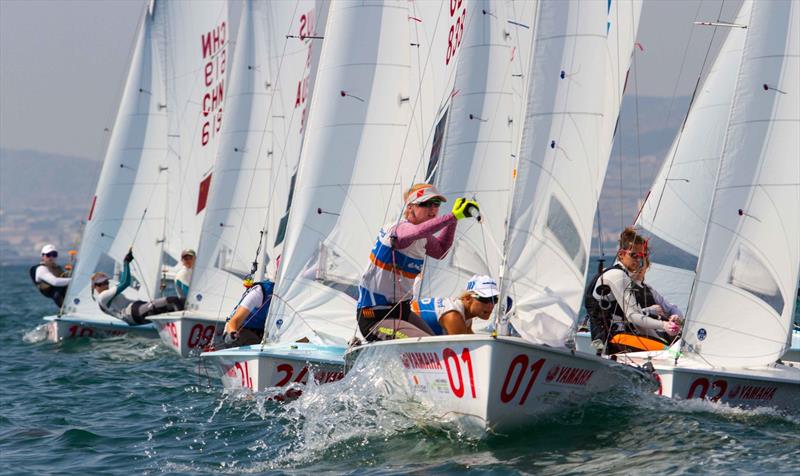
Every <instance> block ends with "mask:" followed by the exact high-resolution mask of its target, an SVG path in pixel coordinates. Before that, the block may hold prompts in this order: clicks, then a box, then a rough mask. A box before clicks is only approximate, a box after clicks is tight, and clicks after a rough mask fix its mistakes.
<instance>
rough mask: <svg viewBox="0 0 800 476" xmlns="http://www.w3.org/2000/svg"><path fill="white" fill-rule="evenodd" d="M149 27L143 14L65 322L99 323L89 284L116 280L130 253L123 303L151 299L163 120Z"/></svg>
mask: <svg viewBox="0 0 800 476" xmlns="http://www.w3.org/2000/svg"><path fill="white" fill-rule="evenodd" d="M152 23H153V17H152V15H151V13H150V12H147V13H145V17H144V20H143V22H142V26H141V29H140V31H139V34H138V39H137V43H136V47H135V49H134V54H133V57H132V60H131V66H130V70H129V72H128V79H127V82H126V84H125V90H124V92H123V96H122V100H121V102H120V106H119V110H118V112H117V118H116V121H115V123H114V128H113V130H112V132H111V139H110V141H109V145H108V149H107V151H106V157H105V160H104V162H103V170H102V172H101V174H100V180H99V182H98V184H97V191H96V192H95V196H94V198H93V199H92V205H91V210H90V211H89V218H88V221H87V223H86V228H85V229H84V233H83V238H82V239H81V246H80V251H79V253H78V261H77V264H76V266H75V271H74V274H73V278H72V282H71V284H70V287H69V290H68V294H67V297H66V299H65V306H64V313H65V314H70V315H79V316H99V317H101V318H103V319H107V317H106V316H104V315H103V314H102V313H101V312H100V310H99V308H98V306H97V303H96V302H95V301H94V300H93V299H92V288H91V284H90V277H91V275H92V274H93V273H94V272H96V271H104V272H106V273H107V274H109V275H114V274H115V272H118V271H119V269H120V265H121V262H122V258H123V256H124V255H125V253H127V251H128V248H129V247H131V246H133V247H134V251H135V254H136V261H135V262H134V264H133V267H132V271H133V275H134V286H133V287H131V288H128V290H127V291H126V295H128V296H129V297H130V298H132V299H134V298H136V299H151V298H153V297H155V296H154V294H155V293H156V292H157V287H158V277H159V269H158V262H159V261H158V259H159V254H160V249H161V244H160V243H159V238H160V237H161V235H162V224H163V219H164V208H163V203H160V202H159V201H158V197H163V196H164V195H165V186H166V180H165V177H164V176H163V174H162V173H161V168H160V166H161V164H163V163H164V160H165V158H166V151H167V120H166V111H165V110H164V107H163V106H164V102H165V99H164V90H163V87H162V83H161V80H160V72H159V69H158V61H157V60H156V56H155V52H154V49H153V42H152ZM150 197H153V200H152V202H151V200H150ZM145 209H147V212H145ZM137 288H138V289H137Z"/></svg>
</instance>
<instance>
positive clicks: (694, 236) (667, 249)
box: [637, 0, 752, 311]
mask: <svg viewBox="0 0 800 476" xmlns="http://www.w3.org/2000/svg"><path fill="white" fill-rule="evenodd" d="M751 5H752V2H751V1H749V0H747V1H745V2H744V3H743V4H742V7H741V9H740V11H739V15H738V16H737V17H736V20H735V22H734V23H735V24H736V25H747V24H748V23H749V22H750V8H751ZM746 34H747V29H746V28H738V27H736V28H729V31H728V37H727V38H726V39H725V43H724V44H723V45H722V48H721V49H720V52H719V55H718V56H717V59H716V60H715V62H714V64H713V65H712V67H711V70H710V71H709V73H708V76H707V77H706V79H705V81H704V82H703V86H702V87H701V88H700V90H699V91H698V92H697V95H696V98H695V99H694V101H693V104H692V107H691V110H690V111H689V114H688V116H687V117H686V121H685V122H684V124H683V127H682V128H681V131H680V132H679V134H678V136H677V137H676V138H675V141H674V142H673V143H672V147H671V148H670V150H669V153H668V154H667V160H665V161H664V164H663V165H662V166H661V170H660V171H659V173H658V176H657V177H656V179H655V181H654V182H653V186H652V187H651V189H650V194H649V195H648V197H647V201H646V202H645V203H644V206H643V207H642V212H641V214H640V216H639V218H638V220H637V225H638V226H639V227H641V228H642V229H643V230H645V231H646V233H647V234H648V235H649V236H650V248H651V250H652V255H651V256H650V259H651V263H652V266H651V268H650V270H649V271H648V272H647V282H648V283H649V284H650V285H652V286H653V287H654V288H655V289H658V291H659V292H660V293H661V294H663V295H664V296H666V297H667V298H668V299H669V300H670V301H671V302H672V303H674V304H676V305H677V306H678V307H680V308H681V309H683V310H684V311H685V310H686V304H687V303H688V301H689V292H690V290H691V286H692V282H693V280H694V271H695V269H696V268H697V256H698V255H699V254H700V245H701V243H702V239H703V232H704V231H705V229H706V219H707V218H708V211H709V207H710V204H711V194H712V189H713V187H714V182H715V180H716V178H717V169H718V168H719V159H720V156H721V155H722V146H723V143H724V141H725V132H726V131H727V130H728V117H729V115H730V110H731V101H732V100H733V91H734V87H735V86H736V81H735V80H734V78H736V75H737V72H738V71H739V64H740V62H741V58H742V48H743V46H744V40H745V37H746Z"/></svg>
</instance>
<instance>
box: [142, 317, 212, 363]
mask: <svg viewBox="0 0 800 476" xmlns="http://www.w3.org/2000/svg"><path fill="white" fill-rule="evenodd" d="M149 319H150V321H151V322H153V325H155V326H156V329H158V335H159V337H160V338H161V342H163V343H164V345H165V346H167V347H168V348H170V349H172V350H173V351H175V352H176V353H177V354H178V355H180V356H181V357H189V356H190V355H195V354H199V353H200V352H202V350H203V349H204V348H206V346H208V345H209V344H212V343H214V342H216V341H218V340H220V339H221V338H222V333H223V331H224V330H225V324H224V323H223V322H222V321H220V320H217V319H214V318H211V317H206V316H198V315H192V314H190V313H187V312H179V313H178V312H176V313H168V314H159V315H157V316H152V317H150V318H149Z"/></svg>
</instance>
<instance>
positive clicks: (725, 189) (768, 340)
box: [626, 1, 800, 409]
mask: <svg viewBox="0 0 800 476" xmlns="http://www.w3.org/2000/svg"><path fill="white" fill-rule="evenodd" d="M736 25H741V26H742V31H741V32H736V31H731V34H732V35H733V34H737V35H739V36H744V38H743V40H742V39H736V40H729V41H740V42H741V41H743V43H742V47H741V49H738V51H739V56H740V60H739V61H737V62H736V63H738V64H736V65H735V66H734V73H733V74H728V75H727V76H726V77H719V78H715V83H714V86H716V84H717V82H716V80H717V79H718V81H730V82H733V83H734V85H733V93H732V99H731V101H730V108H729V113H728V115H727V117H723V118H719V117H717V118H716V120H717V121H721V122H716V123H715V124H707V123H705V122H702V123H697V124H694V127H697V128H700V129H701V130H700V134H703V131H704V130H705V128H711V129H712V130H713V128H723V129H724V137H723V138H722V139H720V137H721V136H720V134H719V133H717V134H716V137H713V136H712V138H714V139H716V141H720V140H721V142H718V143H720V144H721V145H720V148H719V151H720V156H721V157H720V158H719V159H718V163H719V165H718V167H717V170H716V173H715V181H714V182H713V184H711V185H710V187H709V188H708V190H710V192H709V195H710V197H711V201H710V206H708V214H707V218H706V219H705V220H704V221H703V228H704V230H703V234H702V237H703V238H702V240H703V241H702V245H701V246H700V247H699V249H698V252H699V255H698V258H697V259H698V262H697V268H696V273H695V274H694V276H693V279H692V286H691V292H690V295H689V300H688V307H687V311H686V323H685V326H684V330H683V336H682V338H681V339H680V341H679V342H678V343H676V344H675V345H674V346H673V347H672V348H670V349H669V350H668V351H659V352H641V353H631V354H626V357H627V359H629V360H630V361H632V362H639V363H641V362H645V361H647V362H651V363H652V365H653V366H654V367H655V369H656V372H657V374H658V375H659V377H660V382H661V387H660V389H659V392H660V393H661V394H663V395H667V396H670V397H675V398H685V399H690V398H706V399H710V400H713V401H720V402H725V403H729V404H732V405H737V406H744V407H755V406H772V407H777V408H782V409H797V408H800V368H797V367H793V366H789V365H785V364H783V363H781V362H780V361H779V359H780V358H781V356H782V355H783V354H784V353H785V352H786V351H787V350H788V349H789V346H790V343H791V338H792V328H793V318H794V308H795V302H796V298H797V281H798V272H799V271H800V219H798V218H800V167H798V163H797V159H796V157H795V156H796V152H797V150H799V149H800V101H798V97H797V96H798V94H799V92H798V87H800V64H798V61H799V60H800V6H798V4H797V2H789V1H786V2H745V4H744V5H743V7H742V11H741V12H740V16H739V18H737V20H736ZM734 27H735V25H734ZM745 28H746V29H745ZM726 46H728V45H726ZM721 61H723V62H724V61H725V59H724V58H723V59H722V60H721ZM710 80H711V78H709V81H710ZM722 87H723V88H724V87H726V86H722ZM726 109H727V108H726ZM693 112H694V111H693ZM688 126H689V124H688V122H687V128H688ZM696 133H697V132H695V134H696ZM704 137H705V135H704ZM667 174H668V175H669V172H667ZM667 188H668V187H665V190H666V189H667ZM687 197H688V198H693V196H692V195H688V196H687ZM701 198H702V197H701ZM665 200H666V197H665ZM662 207H663V205H662ZM659 213H665V215H668V214H670V213H672V211H665V212H662V211H659ZM658 220H662V218H661V217H660V216H659V217H658V218H657V219H656V220H653V222H655V223H658ZM682 225H683V224H681V226H682ZM659 231H661V230H659ZM672 232H673V233H675V232H676V230H675V229H673V230H672ZM695 249H696V248H695ZM690 251H691V250H690Z"/></svg>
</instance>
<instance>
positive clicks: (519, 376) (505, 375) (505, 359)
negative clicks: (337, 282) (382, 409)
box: [345, 335, 657, 432]
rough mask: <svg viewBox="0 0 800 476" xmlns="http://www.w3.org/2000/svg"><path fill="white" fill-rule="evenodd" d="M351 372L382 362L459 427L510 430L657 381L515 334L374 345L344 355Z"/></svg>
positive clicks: (390, 375) (402, 389)
mask: <svg viewBox="0 0 800 476" xmlns="http://www.w3.org/2000/svg"><path fill="white" fill-rule="evenodd" d="M345 361H346V362H347V368H348V371H353V370H354V369H357V368H358V367H359V366H361V365H363V366H374V365H380V366H381V368H383V369H386V370H387V372H385V373H384V375H383V377H384V378H385V379H388V380H390V385H389V388H392V389H393V391H395V392H398V393H402V395H393V396H392V397H395V398H397V397H399V398H401V399H408V400H413V401H418V402H420V403H422V404H423V405H424V406H425V407H428V409H429V410H430V413H431V416H433V417H434V418H439V419H441V420H443V421H449V420H454V421H455V423H457V424H458V426H460V427H464V428H471V429H475V428H479V429H483V430H487V431H495V432H496V431H507V430H512V429H514V428H518V427H521V426H524V425H525V424H528V423H530V422H532V421H534V420H535V419H536V418H537V417H540V416H543V415H546V414H548V413H551V412H554V411H557V410H558V409H559V408H562V407H563V406H564V405H565V404H570V403H576V402H580V401H582V400H584V399H586V398H587V397H588V396H590V395H593V394H595V393H598V392H604V391H607V390H609V389H612V388H614V387H616V386H618V385H620V384H625V385H643V386H645V387H650V386H652V387H653V389H655V388H656V386H657V384H656V382H655V381H654V380H653V379H652V377H651V376H650V374H648V373H645V372H643V371H641V370H639V369H637V368H634V367H631V366H627V365H622V364H618V363H616V362H613V361H611V360H607V359H602V358H599V357H595V356H591V355H585V354H580V353H573V352H570V351H569V350H566V349H563V350H562V349H555V348H552V347H546V346H541V345H537V344H531V343H529V342H527V341H525V340H523V339H520V338H516V337H497V338H494V337H490V336H480V335H470V336H441V337H425V338H419V339H401V340H395V341H389V342H380V343H373V344H367V345H364V346H361V347H357V348H355V349H352V350H350V351H349V352H348V353H347V354H346V355H345Z"/></svg>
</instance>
